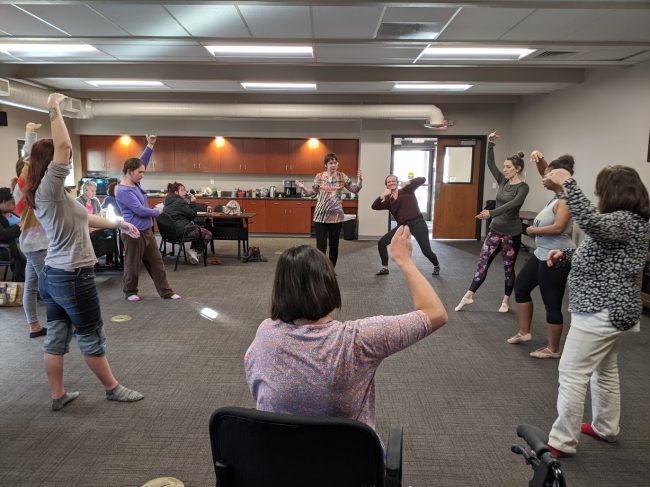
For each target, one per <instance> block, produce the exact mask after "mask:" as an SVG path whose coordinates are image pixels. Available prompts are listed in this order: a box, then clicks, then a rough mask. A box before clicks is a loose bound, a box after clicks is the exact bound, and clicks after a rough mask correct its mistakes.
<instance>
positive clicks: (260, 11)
mask: <svg viewBox="0 0 650 487" xmlns="http://www.w3.org/2000/svg"><path fill="white" fill-rule="evenodd" d="M239 10H240V12H241V13H242V15H243V16H244V21H245V22H246V24H247V25H248V28H249V29H250V31H251V33H252V34H253V37H260V38H270V39H273V38H280V39H282V38H284V39H311V37H312V35H311V19H310V15H309V7H301V6H295V7H294V6H291V7H271V6H266V5H240V7H239Z"/></svg>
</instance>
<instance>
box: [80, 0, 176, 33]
mask: <svg viewBox="0 0 650 487" xmlns="http://www.w3.org/2000/svg"><path fill="white" fill-rule="evenodd" d="M93 8H94V9H95V10H97V11H98V12H100V13H101V14H103V15H105V16H106V17H107V18H109V19H110V20H112V21H113V22H115V23H116V24H117V25H119V26H120V27H122V28H123V29H124V30H126V31H127V32H129V33H131V34H133V35H137V36H152V37H161V36H162V37H165V36H187V35H188V33H187V32H186V31H185V29H183V28H182V27H181V26H180V24H179V23H178V22H176V20H174V18H173V17H172V16H171V15H169V13H168V12H167V11H166V10H165V9H164V8H163V7H162V6H160V5H135V4H126V5H118V4H115V3H100V4H93Z"/></svg>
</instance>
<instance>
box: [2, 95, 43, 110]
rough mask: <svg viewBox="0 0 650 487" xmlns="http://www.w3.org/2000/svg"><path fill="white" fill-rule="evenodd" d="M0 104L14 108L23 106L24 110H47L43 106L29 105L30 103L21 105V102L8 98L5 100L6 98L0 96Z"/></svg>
mask: <svg viewBox="0 0 650 487" xmlns="http://www.w3.org/2000/svg"><path fill="white" fill-rule="evenodd" d="M0 104H2V105H9V106H11V107H16V108H24V109H25V110H33V111H35V112H43V113H47V112H48V111H47V110H46V109H45V108H37V107H33V106H30V105H23V104H22V103H16V102H15V101H9V100H6V99H4V98H2V97H0Z"/></svg>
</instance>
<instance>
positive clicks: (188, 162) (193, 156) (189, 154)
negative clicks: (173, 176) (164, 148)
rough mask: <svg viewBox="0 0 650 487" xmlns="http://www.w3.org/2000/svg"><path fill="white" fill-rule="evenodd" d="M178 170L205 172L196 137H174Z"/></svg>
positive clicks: (176, 167) (175, 162)
mask: <svg viewBox="0 0 650 487" xmlns="http://www.w3.org/2000/svg"><path fill="white" fill-rule="evenodd" d="M173 139H174V169H175V171H176V172H205V170H203V169H202V168H201V164H200V162H199V160H198V157H197V147H196V145H197V144H196V138H195V137H173Z"/></svg>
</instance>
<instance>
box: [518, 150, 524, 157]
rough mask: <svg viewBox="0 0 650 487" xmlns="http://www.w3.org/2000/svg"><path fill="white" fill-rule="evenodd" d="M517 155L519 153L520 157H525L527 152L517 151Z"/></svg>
mask: <svg viewBox="0 0 650 487" xmlns="http://www.w3.org/2000/svg"><path fill="white" fill-rule="evenodd" d="M517 155H518V156H519V157H520V158H522V159H523V158H524V155H525V154H524V153H523V152H521V151H519V152H517Z"/></svg>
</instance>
